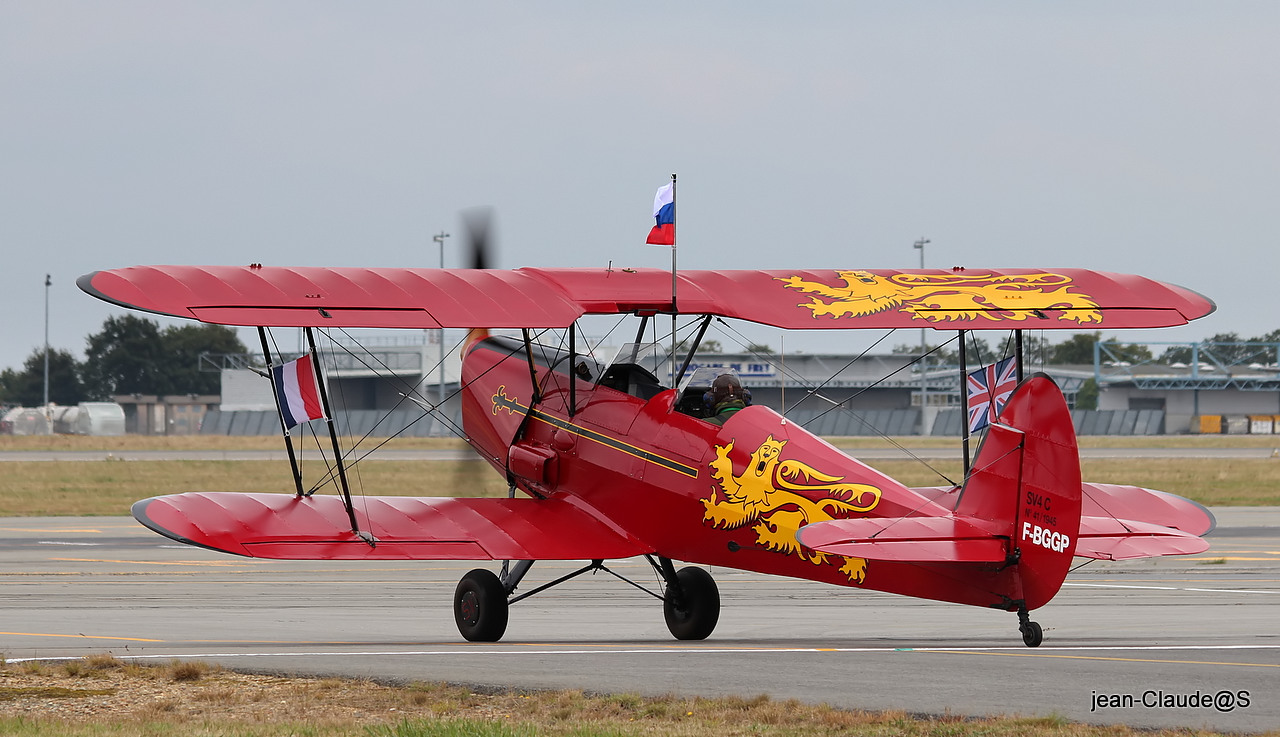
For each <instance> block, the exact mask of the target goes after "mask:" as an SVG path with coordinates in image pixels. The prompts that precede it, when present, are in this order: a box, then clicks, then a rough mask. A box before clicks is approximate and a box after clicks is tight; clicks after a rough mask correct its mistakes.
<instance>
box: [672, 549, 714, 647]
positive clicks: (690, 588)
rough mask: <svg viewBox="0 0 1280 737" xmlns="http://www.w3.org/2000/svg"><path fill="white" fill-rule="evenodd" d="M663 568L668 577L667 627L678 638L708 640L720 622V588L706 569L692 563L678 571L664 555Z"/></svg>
mask: <svg viewBox="0 0 1280 737" xmlns="http://www.w3.org/2000/svg"><path fill="white" fill-rule="evenodd" d="M661 570H662V572H663V576H664V578H666V579H667V590H666V596H664V597H663V600H662V612H663V614H664V615H665V616H666V619H667V629H668V630H670V631H671V634H672V635H673V636H674V637H675V638H676V639H677V640H705V639H707V637H708V636H710V635H711V632H712V630H714V629H715V628H716V623H717V622H719V621H720V589H719V588H717V587H716V581H715V579H714V578H712V577H711V574H710V573H707V571H706V569H704V568H698V567H697V566H689V567H687V568H681V569H680V570H679V571H676V570H675V569H674V567H673V566H672V565H671V561H670V560H668V559H666V558H663V559H662V566H661Z"/></svg>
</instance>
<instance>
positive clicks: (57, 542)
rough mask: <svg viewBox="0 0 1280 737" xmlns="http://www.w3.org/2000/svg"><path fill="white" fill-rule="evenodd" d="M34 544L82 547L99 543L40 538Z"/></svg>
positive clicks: (98, 544)
mask: <svg viewBox="0 0 1280 737" xmlns="http://www.w3.org/2000/svg"><path fill="white" fill-rule="evenodd" d="M36 545H82V546H84V547H95V546H100V545H101V543H76V542H70V541H67V540H41V541H39V542H37V543H36Z"/></svg>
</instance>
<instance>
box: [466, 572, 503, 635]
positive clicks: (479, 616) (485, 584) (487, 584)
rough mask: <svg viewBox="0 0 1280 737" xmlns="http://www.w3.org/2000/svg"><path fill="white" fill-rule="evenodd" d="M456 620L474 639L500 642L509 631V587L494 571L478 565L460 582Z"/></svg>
mask: <svg viewBox="0 0 1280 737" xmlns="http://www.w3.org/2000/svg"><path fill="white" fill-rule="evenodd" d="M453 619H454V621H455V622H457V624H458V632H460V633H461V634H462V636H463V637H464V638H466V639H467V640H469V641H471V642H497V641H498V640H501V639H502V635H503V633H505V632H506V631H507V589H506V587H505V586H503V585H502V581H500V580H499V579H498V577H497V576H496V575H494V573H493V572H492V571H488V570H485V569H483V568H477V569H475V570H473V571H470V572H469V573H467V575H465V576H463V577H462V580H461V581H459V582H458V588H457V589H455V590H454V593H453Z"/></svg>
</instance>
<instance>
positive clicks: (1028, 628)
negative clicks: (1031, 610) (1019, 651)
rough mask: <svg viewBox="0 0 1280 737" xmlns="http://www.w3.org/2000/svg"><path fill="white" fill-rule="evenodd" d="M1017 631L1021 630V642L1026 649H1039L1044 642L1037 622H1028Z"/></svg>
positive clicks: (1042, 632)
mask: <svg viewBox="0 0 1280 737" xmlns="http://www.w3.org/2000/svg"><path fill="white" fill-rule="evenodd" d="M1019 629H1021V630H1022V642H1023V644H1025V645H1026V646H1027V647H1040V643H1042V642H1044V630H1042V629H1040V624H1039V623H1038V622H1030V621H1029V622H1027V623H1026V624H1025V625H1024V626H1022V627H1020V628H1019Z"/></svg>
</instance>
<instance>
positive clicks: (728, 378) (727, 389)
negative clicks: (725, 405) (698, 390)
mask: <svg viewBox="0 0 1280 737" xmlns="http://www.w3.org/2000/svg"><path fill="white" fill-rule="evenodd" d="M746 396H747V395H746V392H745V390H744V389H743V388H742V382H741V381H739V380H738V376H737V374H734V373H731V372H727V371H726V372H725V373H722V374H720V375H719V376H717V377H716V378H715V381H712V382H711V405H712V406H715V405H717V404H720V403H721V402H724V401H727V400H730V399H745V398H746Z"/></svg>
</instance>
